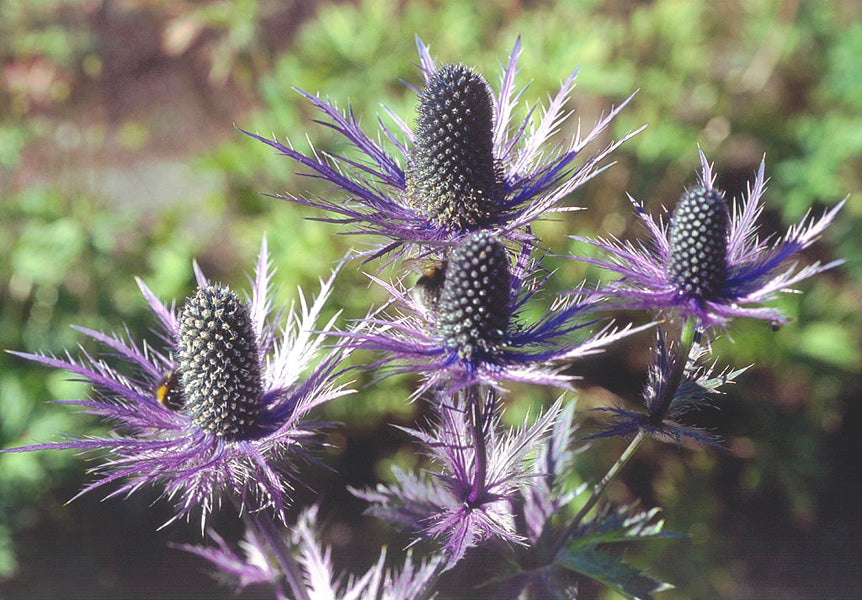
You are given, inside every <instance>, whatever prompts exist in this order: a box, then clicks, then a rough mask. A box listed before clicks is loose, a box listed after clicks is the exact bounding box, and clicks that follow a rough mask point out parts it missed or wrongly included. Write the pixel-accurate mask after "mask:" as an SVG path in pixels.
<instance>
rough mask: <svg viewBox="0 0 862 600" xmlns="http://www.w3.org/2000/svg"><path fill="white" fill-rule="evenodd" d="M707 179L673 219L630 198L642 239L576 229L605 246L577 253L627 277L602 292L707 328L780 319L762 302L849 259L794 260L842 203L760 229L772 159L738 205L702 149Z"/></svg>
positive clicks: (624, 302)
mask: <svg viewBox="0 0 862 600" xmlns="http://www.w3.org/2000/svg"><path fill="white" fill-rule="evenodd" d="M700 159H701V166H702V176H701V179H700V183H699V184H698V185H697V186H696V187H694V188H692V189H690V190H688V191H686V192H685V193H684V194H683V196H682V199H681V200H680V202H679V204H678V205H677V207H676V209H675V210H674V212H673V214H672V216H671V217H670V223H669V224H667V223H665V222H664V220H663V219H661V218H660V219H659V220H658V221H655V220H653V219H652V218H651V217H650V216H649V215H647V214H646V211H645V210H644V209H643V207H642V206H641V204H639V203H638V202H637V201H636V200H635V199H634V198H631V197H629V199H630V200H631V202H632V204H633V205H634V207H635V210H636V211H637V213H638V218H639V219H640V221H641V224H642V225H643V226H644V228H645V229H646V232H647V239H646V240H644V241H639V242H638V243H637V244H632V243H631V242H620V241H619V240H616V239H610V240H605V239H599V240H592V239H589V238H584V237H580V236H572V237H573V239H577V240H580V241H583V242H586V243H588V244H591V245H593V246H595V247H596V248H598V249H599V250H601V251H602V253H603V254H604V257H602V258H585V257H577V256H576V257H573V258H576V259H577V260H581V261H584V262H589V263H593V264H596V265H599V266H601V267H603V268H605V269H608V270H610V271H613V272H615V273H618V274H619V275H620V276H621V277H620V278H619V279H618V280H616V281H614V282H612V283H609V284H607V285H605V286H604V287H603V288H601V289H599V290H598V291H597V292H596V293H597V294H602V295H605V296H607V297H608V298H609V299H613V300H614V301H615V302H617V303H618V305H619V306H621V307H624V308H646V309H658V310H666V311H670V312H673V313H676V314H678V315H680V316H681V317H683V318H692V319H694V320H695V321H696V322H697V323H698V325H699V326H700V327H704V328H709V327H713V326H718V327H725V326H726V325H727V324H728V323H729V321H730V320H731V319H732V318H733V317H753V318H757V319H766V320H769V321H773V322H776V323H784V322H786V321H787V318H786V317H785V316H784V315H782V314H781V312H779V311H778V310H776V309H774V308H770V307H766V306H761V305H762V304H763V303H764V302H768V301H770V300H772V299H774V298H775V296H776V295H777V294H778V293H779V292H790V291H793V290H792V286H794V285H796V284H797V283H799V282H800V281H803V280H804V279H807V278H809V277H811V276H812V275H815V274H817V273H820V272H822V271H825V270H827V269H830V268H832V267H834V266H836V265H839V264H841V263H842V262H843V261H841V260H836V261H833V262H830V263H828V264H821V263H819V262H815V263H813V264H811V265H809V266H806V267H803V268H801V269H797V265H796V263H791V264H790V265H789V266H788V265H787V262H788V261H789V260H790V259H791V258H793V257H795V256H796V255H797V254H798V253H799V252H800V251H802V250H803V249H805V248H807V247H808V246H810V245H811V244H813V243H814V242H815V241H816V240H817V239H818V238H819V237H820V235H821V234H822V233H823V231H824V230H825V229H826V227H827V226H828V225H829V224H830V223H831V222H832V220H833V219H834V218H835V215H836V214H837V213H838V211H839V210H841V207H842V206H843V205H844V202H840V203H839V204H838V205H837V206H835V207H834V208H832V209H831V210H828V211H826V212H825V213H824V214H823V216H822V217H820V218H819V219H814V218H812V217H810V216H809V214H806V215H805V217H803V219H802V221H800V222H799V223H798V224H797V225H794V226H792V227H791V228H790V229H789V230H788V231H787V233H786V234H785V235H784V237H783V238H782V239H780V240H778V241H773V240H770V239H765V240H761V239H759V238H758V236H757V224H756V221H757V218H758V216H759V215H760V213H761V212H762V210H763V205H762V204H761V202H760V199H761V196H762V195H763V192H764V190H765V189H766V177H765V168H766V166H765V159H764V160H763V161H761V163H760V168H759V169H758V171H757V176H756V177H755V180H754V185H753V186H749V189H748V194H747V196H746V197H745V198H743V199H741V200H740V201H739V202H737V203H734V205H733V207H732V209H731V210H730V211H729V212H728V208H727V207H725V205H724V200H723V194H722V192H721V191H719V190H717V189H716V188H715V187H714V183H715V174H714V173H713V171H712V165H710V164H709V163H708V162H707V160H706V157H705V156H704V154H703V152H701V153H700Z"/></svg>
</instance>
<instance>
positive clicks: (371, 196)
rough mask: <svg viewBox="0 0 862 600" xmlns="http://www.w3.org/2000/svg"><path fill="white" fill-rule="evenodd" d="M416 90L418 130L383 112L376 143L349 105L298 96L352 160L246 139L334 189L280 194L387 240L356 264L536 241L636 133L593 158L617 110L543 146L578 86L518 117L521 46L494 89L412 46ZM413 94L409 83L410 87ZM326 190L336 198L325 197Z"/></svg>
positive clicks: (569, 85) (571, 80)
mask: <svg viewBox="0 0 862 600" xmlns="http://www.w3.org/2000/svg"><path fill="white" fill-rule="evenodd" d="M417 42H418V47H419V58H420V61H419V67H420V69H421V71H422V75H423V79H424V81H423V83H422V85H421V86H417V88H416V91H417V92H418V94H419V110H418V118H417V121H416V126H415V129H414V128H411V127H410V126H409V125H408V123H409V122H410V121H411V118H404V117H400V116H398V115H396V114H394V113H393V112H392V111H387V112H388V115H389V117H390V118H391V120H392V121H393V122H394V123H395V127H394V128H389V127H387V126H386V125H384V124H383V122H380V128H381V129H380V133H381V135H380V136H378V138H377V139H375V137H374V136H369V135H367V134H366V133H365V132H364V131H362V129H361V128H360V124H359V119H358V118H357V117H356V116H355V115H354V114H353V111H352V110H351V109H350V108H348V109H347V111H344V112H342V111H341V110H339V109H338V107H337V106H336V105H335V104H334V103H333V102H330V101H328V100H324V99H323V98H321V97H319V96H315V95H312V94H308V93H305V92H301V93H302V94H303V96H305V97H306V98H307V99H308V100H309V101H310V102H312V104H314V106H315V107H316V108H317V109H318V110H320V111H321V112H323V113H324V115H325V116H326V122H325V124H326V125H328V126H329V127H331V128H332V129H333V130H334V131H335V132H337V133H338V134H340V135H341V136H343V138H344V140H346V142H347V143H348V144H349V145H350V146H352V147H353V149H354V150H355V151H356V152H354V155H352V156H350V155H340V154H334V153H331V152H318V151H316V150H314V149H313V148H312V149H311V150H310V151H309V152H307V153H303V152H300V151H298V150H297V149H295V148H294V147H293V146H292V145H291V144H290V143H289V142H285V143H282V142H279V141H278V140H275V139H273V140H269V139H266V138H264V137H261V136H259V135H255V134H252V133H248V132H246V133H248V135H250V136H252V137H253V138H255V139H257V140H260V141H261V142H263V143H265V144H268V145H269V146H271V147H272V148H274V149H275V150H276V151H278V152H279V153H280V154H283V155H284V156H288V157H290V158H291V159H292V160H294V161H296V162H297V163H299V164H300V165H302V166H303V167H304V168H305V173H306V174H309V175H311V176H312V177H315V178H318V179H322V180H323V181H325V182H327V183H329V184H331V185H332V186H334V187H335V188H336V189H337V190H340V191H341V193H340V194H338V193H336V194H332V193H327V195H326V196H315V195H308V196H292V195H288V196H282V197H283V198H284V199H286V200H290V201H292V202H298V203H300V204H305V205H307V206H313V207H316V208H320V209H322V210H324V211H326V213H327V215H326V216H323V217H320V220H323V221H329V222H332V223H337V224H339V225H342V226H346V227H347V233H351V234H359V235H363V236H365V235H374V236H378V237H379V238H382V239H381V241H380V242H379V243H377V244H375V245H373V246H372V247H371V248H370V249H368V250H366V251H363V252H362V253H361V256H364V257H366V259H369V260H370V259H372V258H376V257H379V256H383V255H387V254H390V253H391V258H397V257H401V256H405V257H413V258H415V257H423V258H424V257H428V256H433V257H434V258H438V259H443V258H445V254H446V250H447V248H448V247H449V246H450V245H451V244H453V243H457V242H458V241H459V240H460V239H461V238H462V237H464V236H465V235H467V234H469V233H471V232H473V231H476V230H478V229H483V230H492V231H493V232H494V234H495V235H497V236H498V237H500V238H502V239H503V240H505V241H508V242H513V243H535V242H536V240H535V238H534V236H533V235H532V233H531V231H530V227H529V226H530V224H531V223H532V222H533V221H535V220H536V219H539V218H543V217H546V216H547V215H548V213H553V212H562V211H564V210H567V208H565V207H562V206H561V204H562V203H563V201H564V200H565V199H566V198H570V197H571V195H572V192H574V191H575V190H576V189H578V188H579V187H580V186H582V185H583V184H584V183H586V182H587V181H589V180H590V179H592V178H593V177H594V176H596V175H597V174H598V173H600V172H601V171H602V170H604V168H605V166H604V164H603V163H604V161H605V159H606V158H607V157H608V156H609V155H610V154H611V153H612V152H613V151H614V150H615V149H616V148H617V147H618V146H619V145H620V144H621V143H623V142H624V141H625V140H626V139H628V138H629V137H631V135H633V133H630V134H626V135H625V136H623V138H622V139H620V140H619V141H616V142H611V143H609V144H608V145H606V146H605V147H604V148H602V149H599V150H597V151H595V152H593V153H591V154H589V155H587V154H586V153H585V148H586V146H587V145H588V144H590V143H591V142H594V141H596V140H597V139H598V138H599V136H600V134H601V133H602V131H604V130H605V129H606V128H607V127H608V125H609V124H610V123H611V121H612V120H613V119H614V117H615V116H616V115H617V113H618V112H619V111H620V110H621V109H622V106H623V105H625V104H626V103H627V102H628V100H626V101H625V102H623V105H621V106H619V107H616V108H614V109H612V110H610V111H609V112H608V113H606V114H603V115H601V116H600V117H599V119H598V120H597V122H596V123H595V125H594V126H593V127H592V128H590V129H588V130H582V129H581V128H580V126H578V127H576V128H575V134H574V135H573V136H572V137H571V138H570V139H569V140H567V141H564V142H562V143H561V144H560V145H558V146H556V147H554V148H548V147H547V142H548V141H549V139H550V138H551V137H552V136H553V135H554V134H555V133H556V132H557V131H559V130H561V129H562V128H563V124H564V122H565V121H566V119H567V118H568V117H569V116H570V114H571V113H570V112H569V111H567V110H566V103H567V102H568V99H569V96H570V94H571V92H572V90H573V89H574V85H575V74H576V73H572V74H571V75H570V76H569V77H568V78H567V79H566V80H565V81H564V82H563V85H562V86H561V87H560V90H559V92H558V93H557V94H555V95H554V96H553V97H552V98H550V102H549V103H548V105H547V107H545V108H543V109H540V110H532V109H529V110H527V111H525V112H526V115H525V116H524V117H523V118H522V119H519V118H517V117H516V115H517V114H518V112H519V111H518V110H517V106H518V103H519V101H520V99H521V95H522V94H523V89H519V88H518V86H517V84H516V82H515V76H516V74H517V72H518V57H519V56H520V53H521V43H520V40H518V41H517V42H516V43H515V47H514V48H513V50H512V53H511V54H510V56H509V60H508V61H507V63H506V66H505V67H504V69H503V73H502V75H501V77H500V84H499V86H498V88H497V89H496V90H492V89H491V87H490V86H489V85H488V84H487V83H486V80H485V79H484V78H483V77H482V76H480V75H479V74H477V73H476V72H474V71H473V70H471V69H469V68H467V67H464V66H461V65H451V64H450V65H443V66H438V65H437V63H436V61H435V59H434V58H433V57H432V56H431V54H430V52H429V51H428V47H427V46H425V45H424V44H423V43H422V42H421V41H418V40H417ZM411 87H412V86H411ZM330 191H331V190H330Z"/></svg>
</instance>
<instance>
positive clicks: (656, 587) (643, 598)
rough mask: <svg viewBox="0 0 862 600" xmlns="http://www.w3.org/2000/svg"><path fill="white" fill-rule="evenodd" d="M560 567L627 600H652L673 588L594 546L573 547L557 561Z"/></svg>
mask: <svg viewBox="0 0 862 600" xmlns="http://www.w3.org/2000/svg"><path fill="white" fill-rule="evenodd" d="M555 562H556V564H558V565H559V566H561V567H563V568H565V569H568V570H570V571H574V572H576V573H578V574H580V575H584V576H585V577H589V578H590V579H593V580H595V581H598V582H599V583H601V584H603V585H604V586H606V587H608V588H609V589H611V590H613V591H615V592H616V593H618V594H621V595H623V596H625V597H626V598H634V599H637V600H651V599H652V597H653V596H652V595H653V594H654V593H655V592H661V591H664V590H669V589H672V588H673V586H672V585H670V584H669V583H664V582H662V581H658V580H656V579H653V578H652V577H649V576H647V575H644V574H643V571H641V570H640V569H636V568H635V567H632V566H631V565H627V564H625V563H624V562H622V561H621V560H620V559H619V558H617V557H615V556H611V555H610V554H606V553H604V552H599V551H598V550H597V549H596V548H595V547H594V546H588V547H580V546H578V547H574V548H572V547H570V548H569V549H568V550H567V551H566V552H565V553H563V554H560V555H559V556H558V557H557V559H556V561H555Z"/></svg>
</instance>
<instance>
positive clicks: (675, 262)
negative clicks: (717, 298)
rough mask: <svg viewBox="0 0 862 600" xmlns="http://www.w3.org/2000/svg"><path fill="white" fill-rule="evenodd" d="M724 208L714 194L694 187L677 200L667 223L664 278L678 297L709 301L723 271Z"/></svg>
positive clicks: (723, 276) (725, 231) (724, 266)
mask: <svg viewBox="0 0 862 600" xmlns="http://www.w3.org/2000/svg"><path fill="white" fill-rule="evenodd" d="M727 222H728V218H727V205H726V204H725V201H724V198H722V196H721V193H720V192H719V191H718V190H714V189H707V188H705V187H703V186H697V187H695V188H693V189H690V190H688V191H687V192H686V193H684V194H683V195H682V198H680V201H679V204H677V205H676V209H675V210H674V211H673V216H672V217H671V220H670V264H668V267H667V275H668V278H670V280H671V281H673V282H674V283H675V284H676V285H677V288H678V289H679V291H680V293H682V294H687V295H691V296H697V297H700V298H711V297H713V296H714V295H715V293H716V292H718V291H719V290H720V289H721V286H722V284H723V283H724V279H725V270H726V269H727Z"/></svg>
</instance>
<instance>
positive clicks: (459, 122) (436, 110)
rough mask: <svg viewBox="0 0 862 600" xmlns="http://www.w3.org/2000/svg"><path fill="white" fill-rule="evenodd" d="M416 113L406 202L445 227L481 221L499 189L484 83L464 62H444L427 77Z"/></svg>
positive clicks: (460, 227)
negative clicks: (445, 63)
mask: <svg viewBox="0 0 862 600" xmlns="http://www.w3.org/2000/svg"><path fill="white" fill-rule="evenodd" d="M418 112H419V119H418V121H417V123H416V132H415V136H416V137H415V144H414V146H413V149H412V152H411V154H410V164H409V167H408V169H407V190H408V195H409V199H410V201H411V203H412V204H413V205H414V206H416V207H418V208H419V209H420V210H421V211H423V212H425V213H426V214H427V215H429V216H430V217H432V218H433V219H434V220H436V221H437V222H438V223H439V224H440V225H443V226H444V227H447V228H450V229H454V230H459V231H460V230H470V229H476V228H478V227H481V226H484V225H486V224H487V223H488V221H489V218H490V217H491V215H493V214H494V212H495V210H496V209H497V208H498V205H499V203H500V199H501V197H502V193H503V190H502V181H501V173H500V170H499V169H498V168H497V166H496V161H495V159H494V138H493V136H494V109H493V105H492V101H491V95H490V90H489V88H488V84H487V83H486V82H485V80H484V79H483V78H482V77H481V76H480V75H478V74H476V73H474V72H473V71H472V70H471V69H468V68H467V67H464V66H461V65H447V66H444V67H442V68H440V69H439V70H437V71H436V72H435V73H434V74H433V75H432V76H431V77H430V79H429V80H428V83H427V84H426V86H425V90H424V91H423V92H422V95H421V96H420V98H419V111H418Z"/></svg>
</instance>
